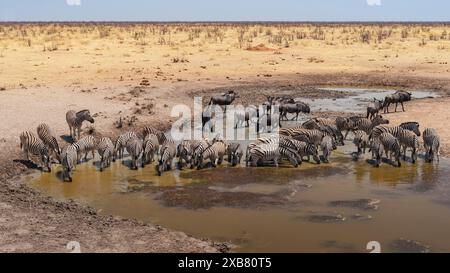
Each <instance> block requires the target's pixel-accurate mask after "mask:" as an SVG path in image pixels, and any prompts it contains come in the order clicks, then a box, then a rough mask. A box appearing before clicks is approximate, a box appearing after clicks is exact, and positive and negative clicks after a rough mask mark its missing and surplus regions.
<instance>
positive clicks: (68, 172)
mask: <svg viewBox="0 0 450 273" xmlns="http://www.w3.org/2000/svg"><path fill="white" fill-rule="evenodd" d="M77 161H78V153H77V147H76V146H75V145H73V144H69V145H68V146H66V147H64V148H63V150H62V152H61V165H62V167H63V171H62V179H63V181H66V178H68V179H69V182H72V172H73V170H75V168H76V166H77Z"/></svg>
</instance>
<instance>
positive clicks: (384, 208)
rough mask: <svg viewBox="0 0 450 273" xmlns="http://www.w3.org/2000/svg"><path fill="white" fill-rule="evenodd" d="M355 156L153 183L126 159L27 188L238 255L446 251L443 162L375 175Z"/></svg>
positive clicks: (33, 179) (37, 179)
mask: <svg viewBox="0 0 450 273" xmlns="http://www.w3.org/2000/svg"><path fill="white" fill-rule="evenodd" d="M354 151H355V148H354V147H353V145H352V144H351V141H347V142H346V145H345V146H343V147H339V148H338V150H337V151H336V152H334V153H333V155H332V157H331V163H329V164H320V165H317V164H315V163H313V162H311V163H308V162H304V163H303V164H302V165H301V166H299V167H298V168H294V167H291V166H289V165H288V164H282V165H281V166H280V167H279V168H274V167H261V168H246V167H245V165H244V164H241V165H240V166H237V167H231V166H229V165H228V162H227V161H225V162H223V164H222V165H221V166H218V167H217V168H205V169H203V170H199V171H198V170H190V169H184V170H181V171H180V170H173V171H170V172H167V173H164V175H163V176H161V177H158V176H156V175H155V168H154V165H148V166H146V167H145V168H143V169H139V170H138V171H132V170H130V169H129V164H130V162H129V161H128V160H127V159H125V160H124V161H123V162H116V163H114V164H112V166H111V167H110V168H107V169H105V170H104V171H103V172H99V171H98V166H97V165H94V164H92V162H93V161H92V160H91V161H89V162H88V163H84V164H81V165H79V166H78V167H77V169H76V171H75V172H74V176H73V182H72V183H67V182H62V181H61V179H60V171H61V168H60V167H59V166H55V167H54V169H53V172H52V173H42V174H35V175H32V176H29V177H27V178H26V179H27V181H28V183H29V184H30V185H32V186H33V187H35V188H37V189H39V190H41V191H42V192H43V193H45V194H47V195H50V196H53V197H55V198H57V199H61V200H67V199H74V200H77V201H79V202H81V203H83V204H87V205H90V206H92V207H94V208H96V209H98V210H99V212H100V213H101V214H113V215H119V216H122V217H125V218H134V219H139V220H142V221H148V222H151V223H154V224H160V225H162V226H165V227H168V228H171V229H175V230H180V231H184V232H186V233H188V234H191V235H193V236H196V237H200V238H211V239H214V240H217V241H229V242H232V243H234V244H235V245H236V246H237V247H236V248H235V249H234V251H238V252H248V251H255V252H272V251H273V252H368V250H366V245H367V243H368V242H370V241H378V242H380V244H381V248H382V249H381V250H382V251H389V252H390V251H393V252H395V251H402V252H404V251H415V252H417V251H450V236H448V230H449V229H450V198H449V197H450V196H449V194H450V187H449V183H448V177H449V175H450V160H448V159H441V161H440V162H439V163H438V162H435V163H432V164H430V163H425V162H424V160H423V158H420V159H419V160H418V162H417V163H416V164H412V163H411V162H410V161H409V159H407V161H406V162H404V164H403V165H402V167H401V168H397V167H394V166H392V165H390V164H389V162H387V161H384V162H383V164H382V165H381V167H380V168H375V167H373V166H372V165H371V164H370V163H371V162H370V155H369V154H366V155H365V156H364V158H360V159H359V160H358V161H354V160H353V159H352V156H351V154H352V152H354ZM408 155H409V153H408Z"/></svg>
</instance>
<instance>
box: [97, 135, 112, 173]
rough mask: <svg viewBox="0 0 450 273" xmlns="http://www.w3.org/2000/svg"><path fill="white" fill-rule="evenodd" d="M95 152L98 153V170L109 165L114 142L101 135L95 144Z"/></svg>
mask: <svg viewBox="0 0 450 273" xmlns="http://www.w3.org/2000/svg"><path fill="white" fill-rule="evenodd" d="M97 152H98V154H99V155H100V171H101V172H102V171H103V168H105V167H109V166H110V165H111V161H112V158H113V154H114V144H113V142H112V141H111V139H110V138H109V137H102V138H101V139H100V141H99V142H98V144H97Z"/></svg>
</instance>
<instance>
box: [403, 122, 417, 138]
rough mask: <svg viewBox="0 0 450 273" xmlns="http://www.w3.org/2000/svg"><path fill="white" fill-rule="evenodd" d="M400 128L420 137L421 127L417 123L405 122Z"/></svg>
mask: <svg viewBox="0 0 450 273" xmlns="http://www.w3.org/2000/svg"><path fill="white" fill-rule="evenodd" d="M399 126H400V127H402V128H403V129H406V130H409V131H412V132H414V134H416V136H420V129H419V127H420V125H419V123H418V122H416V121H408V122H403V123H402V124H400V125H399Z"/></svg>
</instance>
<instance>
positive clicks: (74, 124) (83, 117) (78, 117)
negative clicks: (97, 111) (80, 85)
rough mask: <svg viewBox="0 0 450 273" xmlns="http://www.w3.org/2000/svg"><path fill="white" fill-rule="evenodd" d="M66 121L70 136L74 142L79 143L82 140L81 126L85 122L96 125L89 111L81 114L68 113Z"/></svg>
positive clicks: (71, 111)
mask: <svg viewBox="0 0 450 273" xmlns="http://www.w3.org/2000/svg"><path fill="white" fill-rule="evenodd" d="M66 121H67V124H68V125H69V130H70V136H71V137H72V139H73V140H74V141H77V139H79V138H80V134H81V126H82V125H83V122H84V121H89V122H90V123H94V118H93V117H92V116H91V113H90V112H89V110H82V111H79V112H75V111H73V110H70V111H68V112H67V113H66ZM77 132H78V137H77Z"/></svg>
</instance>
